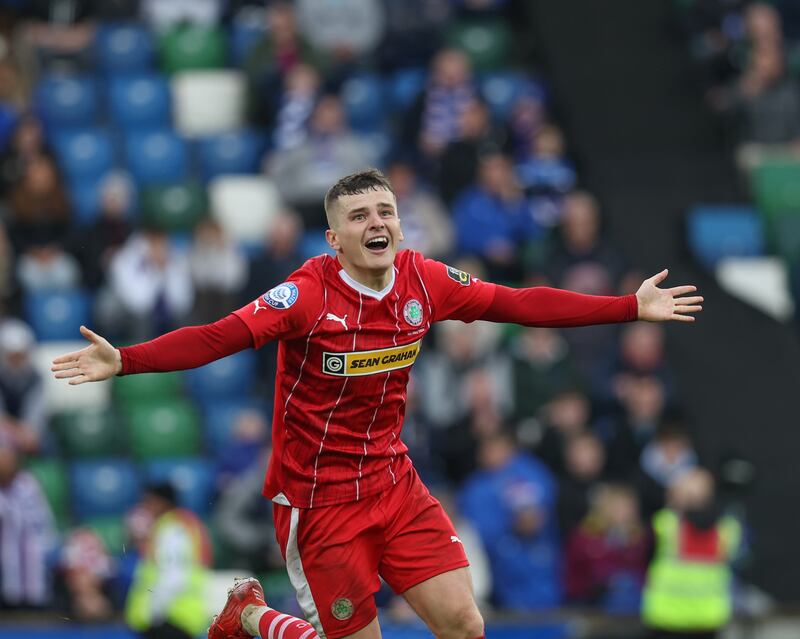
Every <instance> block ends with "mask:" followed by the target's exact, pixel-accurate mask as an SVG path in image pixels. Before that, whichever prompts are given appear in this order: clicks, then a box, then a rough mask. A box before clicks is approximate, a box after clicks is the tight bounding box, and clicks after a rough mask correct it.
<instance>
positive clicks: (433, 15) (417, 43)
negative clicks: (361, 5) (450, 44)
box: [376, 0, 451, 72]
mask: <svg viewBox="0 0 800 639" xmlns="http://www.w3.org/2000/svg"><path fill="white" fill-rule="evenodd" d="M450 4H451V3H450V2H449V0H405V2H394V1H393V0H383V11H384V14H385V15H386V32H385V34H384V37H383V41H382V42H381V44H380V46H379V47H378V49H377V51H376V53H377V56H378V60H379V61H380V66H381V69H382V70H383V71H389V72H391V71H394V70H396V69H407V68H415V67H424V66H427V64H428V62H429V61H430V59H431V57H432V56H433V54H434V53H435V52H436V51H437V50H438V49H439V47H440V45H441V42H442V33H443V32H444V30H445V29H446V27H447V21H448V19H449V17H450V13H451V8H450Z"/></svg>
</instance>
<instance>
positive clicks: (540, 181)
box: [515, 124, 576, 195]
mask: <svg viewBox="0 0 800 639" xmlns="http://www.w3.org/2000/svg"><path fill="white" fill-rule="evenodd" d="M565 151H566V149H565V147H564V136H563V135H562V133H561V130H560V129H559V128H558V127H557V126H554V125H552V124H550V125H546V126H543V127H542V128H540V129H538V130H537V131H536V132H535V133H534V134H533V135H532V136H531V140H530V148H529V149H528V151H527V153H525V154H524V155H523V156H522V157H521V158H520V160H519V161H518V162H517V164H516V167H515V169H516V173H517V175H518V176H519V179H520V183H521V184H522V186H523V187H524V188H525V190H526V192H527V193H529V194H536V195H540V194H560V193H566V192H568V191H570V190H572V188H573V187H574V186H575V179H576V177H575V169H574V167H573V166H572V163H571V162H569V161H568V160H567V159H566V158H565Z"/></svg>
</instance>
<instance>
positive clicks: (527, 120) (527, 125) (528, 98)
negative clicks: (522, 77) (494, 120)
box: [508, 81, 547, 160]
mask: <svg viewBox="0 0 800 639" xmlns="http://www.w3.org/2000/svg"><path fill="white" fill-rule="evenodd" d="M546 118H547V109H546V107H545V104H544V97H543V91H542V89H541V88H540V87H539V86H537V85H536V83H534V82H532V81H528V82H526V84H525V87H524V90H523V91H521V93H520V95H519V97H518V98H517V99H516V100H514V103H513V104H512V106H511V113H510V114H509V117H508V124H509V129H510V133H511V144H512V147H513V154H514V158H515V159H517V160H519V159H522V158H525V157H526V156H527V155H528V154H529V153H530V150H531V140H533V139H535V137H536V135H537V133H538V132H539V131H540V130H541V128H542V127H543V126H545V121H546Z"/></svg>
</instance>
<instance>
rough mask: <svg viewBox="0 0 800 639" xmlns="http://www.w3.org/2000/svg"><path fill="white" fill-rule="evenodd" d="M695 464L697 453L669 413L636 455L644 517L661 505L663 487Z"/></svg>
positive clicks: (687, 435)
mask: <svg viewBox="0 0 800 639" xmlns="http://www.w3.org/2000/svg"><path fill="white" fill-rule="evenodd" d="M696 466H697V453H696V452H695V450H694V446H693V445H692V440H691V438H690V437H689V433H688V432H687V430H686V427H685V426H684V425H683V423H682V422H681V421H679V419H678V418H677V417H676V416H669V418H667V419H665V420H664V422H663V423H662V425H661V426H660V427H659V429H658V432H657V433H656V435H655V437H654V438H653V441H651V442H650V443H649V444H647V446H645V447H644V450H643V451H642V455H641V458H640V459H639V467H640V473H639V479H638V484H639V493H640V495H641V496H642V507H643V512H644V515H645V517H648V518H649V517H650V516H651V515H652V514H653V513H654V512H655V511H657V510H658V509H660V508H662V507H663V505H664V501H665V494H666V492H665V491H667V490H669V487H670V486H671V485H672V484H673V483H674V482H675V481H676V480H677V479H678V478H679V477H680V476H681V475H683V474H684V473H686V472H688V471H690V470H692V469H693V468H695V467H696Z"/></svg>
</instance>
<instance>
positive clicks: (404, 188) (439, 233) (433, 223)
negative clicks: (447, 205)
mask: <svg viewBox="0 0 800 639" xmlns="http://www.w3.org/2000/svg"><path fill="white" fill-rule="evenodd" d="M387 176H388V178H389V180H390V181H391V183H392V187H393V188H394V192H395V196H396V198H397V208H398V210H399V211H400V215H401V217H402V220H403V236H404V238H405V239H404V240H403V243H404V246H405V248H409V249H413V250H415V251H419V252H421V253H423V254H424V255H425V256H426V257H429V258H432V259H443V258H445V257H446V256H448V255H450V253H451V251H452V249H453V224H452V222H451V221H450V218H449V216H448V215H447V212H446V211H445V209H444V206H443V204H442V202H441V200H439V198H438V197H437V196H436V194H435V193H433V192H431V191H430V190H428V189H425V188H423V187H422V186H421V185H420V183H419V176H418V175H417V173H416V171H415V170H414V167H413V166H412V165H411V164H410V163H408V162H404V161H402V160H397V161H395V162H392V163H391V164H390V165H389V170H388V172H387Z"/></svg>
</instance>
